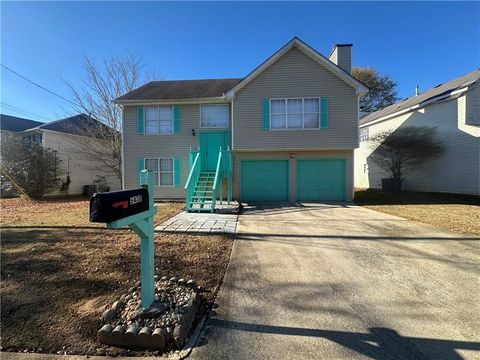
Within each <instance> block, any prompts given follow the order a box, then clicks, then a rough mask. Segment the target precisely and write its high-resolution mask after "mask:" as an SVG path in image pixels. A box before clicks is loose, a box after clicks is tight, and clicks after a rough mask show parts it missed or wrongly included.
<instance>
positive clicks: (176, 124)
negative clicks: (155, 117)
mask: <svg viewBox="0 0 480 360" xmlns="http://www.w3.org/2000/svg"><path fill="white" fill-rule="evenodd" d="M180 116H181V111H180V106H178V105H174V106H173V133H174V134H180Z"/></svg>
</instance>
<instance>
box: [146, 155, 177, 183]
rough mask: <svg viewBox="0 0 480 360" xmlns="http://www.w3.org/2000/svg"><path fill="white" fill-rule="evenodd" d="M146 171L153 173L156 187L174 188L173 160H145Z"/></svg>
mask: <svg viewBox="0 0 480 360" xmlns="http://www.w3.org/2000/svg"><path fill="white" fill-rule="evenodd" d="M145 169H148V170H150V171H152V172H153V178H154V181H155V186H173V178H174V176H173V159H145Z"/></svg>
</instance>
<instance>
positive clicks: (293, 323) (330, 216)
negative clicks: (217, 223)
mask: <svg viewBox="0 0 480 360" xmlns="http://www.w3.org/2000/svg"><path fill="white" fill-rule="evenodd" d="M479 260H480V238H469V237H466V236H463V235H459V234H456V233H452V232H449V231H444V230H440V229H438V228H434V227H430V226H427V225H422V224H419V223H414V222H411V221H408V220H405V219H402V218H398V217H394V216H390V215H386V214H382V213H379V212H375V211H372V210H368V209H365V208H361V207H357V206H349V205H320V204H302V205H298V206H292V205H288V204H286V205H285V206H283V207H282V206H275V207H271V208H269V207H268V206H263V207H258V208H255V207H252V208H246V210H245V214H244V215H242V216H240V219H239V225H238V234H237V238H236V240H235V242H234V246H233V252H232V258H231V262H230V265H229V268H228V270H227V273H226V275H225V280H224V284H223V286H222V288H221V290H220V293H219V296H218V299H217V300H218V301H217V303H218V308H216V309H215V312H216V314H215V315H214V316H213V317H212V318H211V319H210V320H209V323H208V325H207V327H206V330H205V333H204V335H205V336H204V338H203V339H200V341H199V344H198V345H197V347H196V348H195V349H194V350H193V352H192V355H191V356H192V357H193V358H194V359H239V360H240V359H352V358H354V359H357V358H358V359H362V358H375V359H463V358H468V359H474V358H476V359H480V305H479V304H480V281H479V279H480V277H479V275H480V265H479V264H480V262H479Z"/></svg>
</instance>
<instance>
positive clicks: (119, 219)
mask: <svg viewBox="0 0 480 360" xmlns="http://www.w3.org/2000/svg"><path fill="white" fill-rule="evenodd" d="M140 187H141V189H135V190H125V191H116V192H110V193H99V194H94V195H93V196H92V198H91V199H90V221H92V222H106V223H107V227H108V228H110V229H120V228H123V227H125V226H128V227H129V228H130V229H132V230H133V231H134V232H135V234H137V235H138V236H139V237H140V257H141V264H140V267H141V271H140V272H141V291H142V292H141V295H142V307H149V306H151V305H152V303H153V301H154V291H155V284H154V269H155V261H154V254H155V250H154V232H153V227H154V224H153V218H154V216H155V214H156V213H157V208H156V207H155V204H154V202H153V197H154V186H153V174H152V172H151V171H148V170H142V171H141V172H140ZM145 197H146V198H145ZM113 219H115V220H113Z"/></svg>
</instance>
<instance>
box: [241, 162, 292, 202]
mask: <svg viewBox="0 0 480 360" xmlns="http://www.w3.org/2000/svg"><path fill="white" fill-rule="evenodd" d="M240 172H241V175H240V177H241V179H240V182H241V185H240V197H241V198H242V200H243V201H287V200H288V160H242V162H241V165H240Z"/></svg>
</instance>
